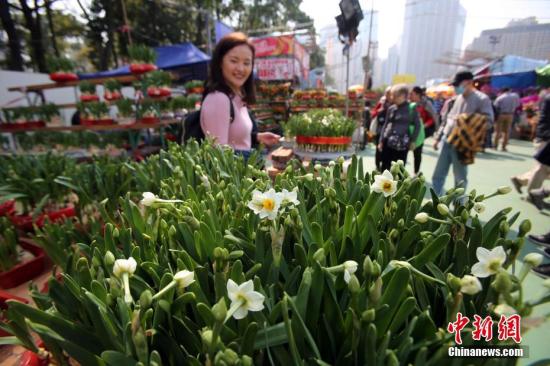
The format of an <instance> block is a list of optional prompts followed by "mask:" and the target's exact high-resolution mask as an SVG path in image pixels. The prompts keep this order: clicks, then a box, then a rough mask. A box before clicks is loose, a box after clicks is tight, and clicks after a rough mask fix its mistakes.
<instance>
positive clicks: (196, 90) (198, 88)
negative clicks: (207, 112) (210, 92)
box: [183, 80, 204, 94]
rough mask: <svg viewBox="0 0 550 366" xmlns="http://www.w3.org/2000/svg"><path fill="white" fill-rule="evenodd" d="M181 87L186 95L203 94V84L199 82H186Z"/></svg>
mask: <svg viewBox="0 0 550 366" xmlns="http://www.w3.org/2000/svg"><path fill="white" fill-rule="evenodd" d="M183 87H184V88H185V89H186V90H187V94H202V93H203V92H204V82H203V81H201V80H191V81H188V82H186V83H185V84H184V85H183Z"/></svg>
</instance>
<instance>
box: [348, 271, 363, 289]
mask: <svg viewBox="0 0 550 366" xmlns="http://www.w3.org/2000/svg"><path fill="white" fill-rule="evenodd" d="M348 289H349V290H350V292H351V293H353V294H356V293H358V292H359V291H361V284H360V283H359V280H358V279H357V277H356V276H355V275H351V277H350V279H349V282H348Z"/></svg>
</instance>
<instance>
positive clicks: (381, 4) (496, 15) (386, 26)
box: [300, 0, 550, 58]
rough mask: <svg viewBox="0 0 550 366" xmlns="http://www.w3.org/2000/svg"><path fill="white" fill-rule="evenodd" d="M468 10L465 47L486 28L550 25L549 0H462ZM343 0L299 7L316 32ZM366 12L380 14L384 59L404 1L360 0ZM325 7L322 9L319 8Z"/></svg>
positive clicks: (309, 1) (313, 0) (396, 34)
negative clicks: (533, 21) (530, 22)
mask: <svg viewBox="0 0 550 366" xmlns="http://www.w3.org/2000/svg"><path fill="white" fill-rule="evenodd" d="M460 2H461V3H462V6H464V8H466V25H465V30H464V37H463V42H462V48H463V49H464V48H465V47H466V46H467V45H468V44H470V43H471V42H472V41H473V40H474V38H475V37H477V36H479V34H480V33H481V31H483V30H485V29H493V28H502V27H504V26H506V24H507V23H508V22H509V21H510V20H513V19H521V18H527V17H530V16H536V17H537V18H538V20H539V23H550V0H460ZM339 3H340V0H323V1H322V2H321V1H320V0H303V1H302V4H301V6H300V9H302V10H303V11H304V12H305V13H307V14H308V15H309V16H310V17H312V18H313V20H314V22H315V29H317V30H319V29H321V28H323V27H324V26H327V25H333V24H335V23H336V21H335V20H334V17H335V16H337V15H339V14H340V7H339V6H338V4H339ZM359 3H360V4H361V8H362V9H363V11H368V10H370V9H371V7H372V6H373V5H374V10H375V11H376V10H378V12H379V13H378V14H379V23H380V25H379V29H378V35H379V45H378V46H379V47H378V55H379V57H381V58H385V57H386V55H387V52H388V49H389V48H390V47H391V46H393V45H394V44H396V43H397V42H398V41H399V39H400V36H401V33H402V31H403V18H404V17H405V0H359ZM320 4H322V6H321V5H320Z"/></svg>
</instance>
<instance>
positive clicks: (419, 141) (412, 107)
mask: <svg viewBox="0 0 550 366" xmlns="http://www.w3.org/2000/svg"><path fill="white" fill-rule="evenodd" d="M415 109H416V103H409V118H410V120H411V123H410V124H409V135H411V136H412V134H413V133H414V123H412V120H413V112H414V110H415ZM418 119H419V120H420V132H418V136H417V137H416V141H414V146H415V147H418V146H420V145H422V144H423V143H424V140H425V139H426V131H424V123H423V122H422V119H420V115H419V116H418Z"/></svg>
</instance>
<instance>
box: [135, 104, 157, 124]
mask: <svg viewBox="0 0 550 366" xmlns="http://www.w3.org/2000/svg"><path fill="white" fill-rule="evenodd" d="M138 112H139V116H140V118H139V120H138V121H137V122H138V123H145V124H155V123H158V122H159V121H160V105H159V103H158V102H155V101H154V100H147V99H145V100H142V101H141V102H140V104H138Z"/></svg>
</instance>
